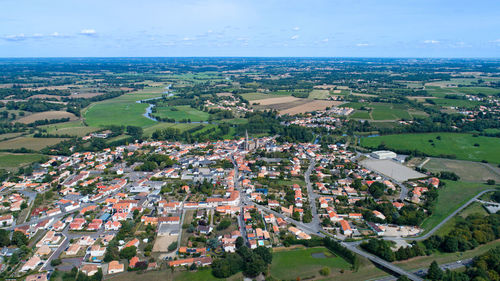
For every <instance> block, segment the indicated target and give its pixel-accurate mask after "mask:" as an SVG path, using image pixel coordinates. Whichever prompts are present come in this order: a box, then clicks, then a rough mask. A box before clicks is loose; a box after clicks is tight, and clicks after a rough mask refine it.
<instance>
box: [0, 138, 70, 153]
mask: <svg viewBox="0 0 500 281" xmlns="http://www.w3.org/2000/svg"><path fill="white" fill-rule="evenodd" d="M64 140H67V139H64V138H33V137H18V138H14V139H9V140H5V141H1V142H0V149H19V148H23V147H24V148H27V149H32V150H40V149H42V148H45V147H47V146H51V145H54V144H58V143H60V142H62V141H64Z"/></svg>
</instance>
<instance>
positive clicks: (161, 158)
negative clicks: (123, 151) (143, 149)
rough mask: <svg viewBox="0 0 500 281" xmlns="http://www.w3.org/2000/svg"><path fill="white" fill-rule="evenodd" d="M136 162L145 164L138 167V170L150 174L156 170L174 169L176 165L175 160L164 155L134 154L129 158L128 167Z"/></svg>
mask: <svg viewBox="0 0 500 281" xmlns="http://www.w3.org/2000/svg"><path fill="white" fill-rule="evenodd" d="M135 162H143V164H142V165H140V166H137V167H136V170H138V171H148V172H151V171H154V170H155V169H163V168H168V167H172V166H173V165H174V164H175V161H174V160H172V159H170V157H169V156H168V155H163V154H139V155H136V154H134V155H132V156H131V157H128V158H127V164H128V165H131V164H133V163H135Z"/></svg>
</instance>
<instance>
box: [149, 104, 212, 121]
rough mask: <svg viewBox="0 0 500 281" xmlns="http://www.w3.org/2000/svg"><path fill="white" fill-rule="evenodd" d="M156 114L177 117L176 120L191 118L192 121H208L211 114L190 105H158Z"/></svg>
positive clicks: (163, 116)
mask: <svg viewBox="0 0 500 281" xmlns="http://www.w3.org/2000/svg"><path fill="white" fill-rule="evenodd" d="M154 115H155V116H159V117H161V118H170V119H175V121H181V120H185V119H190V120H191V121H192V122H200V121H207V120H208V117H209V116H210V114H208V113H207V112H204V111H200V110H198V109H195V108H192V107H191V106H189V105H181V106H171V107H158V108H157V112H156V113H155V114H154Z"/></svg>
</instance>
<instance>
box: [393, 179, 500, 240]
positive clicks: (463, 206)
mask: <svg viewBox="0 0 500 281" xmlns="http://www.w3.org/2000/svg"><path fill="white" fill-rule="evenodd" d="M495 190H496V189H486V190H483V191H481V192H479V193H478V194H477V195H476V196H474V197H472V198H471V199H470V200H469V201H467V202H466V203H465V204H463V205H462V206H460V207H459V208H458V209H456V210H455V211H454V212H453V213H451V214H450V215H449V216H447V217H446V218H445V219H444V220H442V221H441V222H440V223H438V225H436V226H435V227H434V228H433V229H431V230H430V231H429V232H427V233H426V234H424V235H422V236H420V237H413V238H411V237H409V238H401V239H404V240H411V241H420V240H424V239H427V238H429V237H430V236H431V235H432V234H434V232H436V231H437V230H438V229H439V228H441V227H442V226H443V225H444V224H445V223H446V222H448V221H449V220H450V219H451V218H453V217H454V216H455V215H456V214H458V213H459V212H460V211H462V210H463V209H464V208H465V207H467V206H469V205H470V204H472V202H474V201H476V199H477V198H479V197H481V196H482V195H483V194H485V193H487V192H491V191H495Z"/></svg>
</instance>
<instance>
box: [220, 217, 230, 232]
mask: <svg viewBox="0 0 500 281" xmlns="http://www.w3.org/2000/svg"><path fill="white" fill-rule="evenodd" d="M230 225H231V221H230V220H228V219H223V220H222V221H221V222H220V223H219V224H218V225H217V230H224V229H226V228H228V227H229V226H230Z"/></svg>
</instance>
